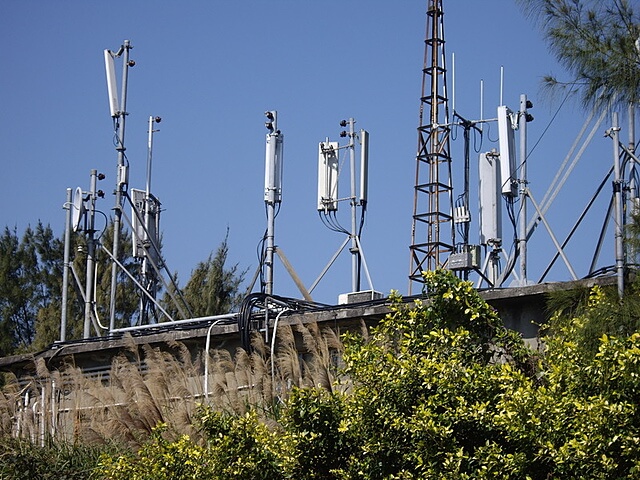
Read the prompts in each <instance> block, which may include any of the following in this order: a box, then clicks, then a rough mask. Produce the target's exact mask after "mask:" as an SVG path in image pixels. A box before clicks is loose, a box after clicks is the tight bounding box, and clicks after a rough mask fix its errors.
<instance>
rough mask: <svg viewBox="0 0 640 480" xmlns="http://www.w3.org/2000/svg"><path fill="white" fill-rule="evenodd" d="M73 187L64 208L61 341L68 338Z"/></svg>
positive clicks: (69, 191) (68, 189) (68, 193)
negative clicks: (65, 212)
mask: <svg viewBox="0 0 640 480" xmlns="http://www.w3.org/2000/svg"><path fill="white" fill-rule="evenodd" d="M71 195H72V194H71V189H70V188H67V201H66V202H65V204H64V209H65V210H66V211H67V214H66V219H65V224H64V263H63V270H62V306H61V309H60V310H61V314H60V341H61V342H64V341H65V340H66V339H67V299H68V297H69V258H70V257H71V213H72V212H71V208H72V205H71V201H72V200H71V198H72V197H71Z"/></svg>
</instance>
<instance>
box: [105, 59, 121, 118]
mask: <svg viewBox="0 0 640 480" xmlns="http://www.w3.org/2000/svg"><path fill="white" fill-rule="evenodd" d="M104 67H105V71H106V73H107V92H108V94H109V111H110V113H111V116H112V117H114V118H115V117H117V116H118V115H119V110H120V106H119V102H118V85H117V83H116V68H115V64H114V61H113V54H112V53H111V51H110V50H105V51H104Z"/></svg>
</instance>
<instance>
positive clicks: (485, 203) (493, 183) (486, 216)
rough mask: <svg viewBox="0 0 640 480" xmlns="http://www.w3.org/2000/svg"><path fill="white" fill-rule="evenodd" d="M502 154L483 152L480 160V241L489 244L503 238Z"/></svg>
mask: <svg viewBox="0 0 640 480" xmlns="http://www.w3.org/2000/svg"><path fill="white" fill-rule="evenodd" d="M500 161H501V159H500V156H499V155H498V152H496V151H495V150H494V151H492V152H486V153H481V154H480V157H479V162H478V170H479V175H478V177H479V186H478V196H479V202H480V212H479V220H480V243H481V244H482V245H489V244H491V243H496V242H498V241H500V240H501V239H502V208H501V198H500V193H501V189H500Z"/></svg>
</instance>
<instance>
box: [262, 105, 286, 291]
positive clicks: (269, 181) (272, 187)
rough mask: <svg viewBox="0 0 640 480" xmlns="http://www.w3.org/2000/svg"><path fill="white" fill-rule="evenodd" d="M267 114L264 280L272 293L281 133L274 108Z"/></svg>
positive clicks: (280, 173) (279, 184)
mask: <svg viewBox="0 0 640 480" xmlns="http://www.w3.org/2000/svg"><path fill="white" fill-rule="evenodd" d="M265 115H266V116H267V122H266V124H265V125H266V127H267V130H269V133H267V137H266V151H265V157H266V159H265V162H266V165H265V179H264V202H265V205H266V208H267V235H266V243H267V245H266V258H265V267H266V281H265V293H266V294H267V295H272V294H273V254H274V252H275V250H276V247H275V243H274V240H275V235H274V230H275V217H276V209H277V208H278V207H279V205H280V203H281V202H282V146H283V145H282V143H283V137H284V136H283V135H282V133H281V132H280V130H278V113H277V112H276V111H275V110H270V111H267V112H265Z"/></svg>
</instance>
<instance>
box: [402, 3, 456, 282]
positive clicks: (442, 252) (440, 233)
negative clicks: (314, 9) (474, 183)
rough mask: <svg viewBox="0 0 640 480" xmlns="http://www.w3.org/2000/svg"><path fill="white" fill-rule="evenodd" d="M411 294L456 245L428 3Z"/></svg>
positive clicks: (436, 33) (439, 30) (434, 11)
mask: <svg viewBox="0 0 640 480" xmlns="http://www.w3.org/2000/svg"><path fill="white" fill-rule="evenodd" d="M424 43H425V50H424V66H423V69H422V96H421V97H420V126H419V127H418V153H417V156H416V182H415V191H414V199H413V225H412V228H411V246H410V247H409V248H410V250H411V268H410V273H409V293H410V294H411V287H412V285H413V283H414V282H420V283H422V282H423V279H422V271H423V270H435V269H436V268H438V267H442V266H444V264H445V262H446V260H447V258H448V256H449V255H450V254H451V253H452V252H453V245H454V244H455V228H454V224H453V218H452V211H453V187H452V183H451V156H450V148H449V144H450V132H451V127H450V124H449V120H448V119H449V105H448V99H447V82H446V72H447V70H446V66H445V48H444V47H445V41H444V21H443V10H442V0H429V2H428V7H427V26H426V35H425V41H424Z"/></svg>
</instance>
